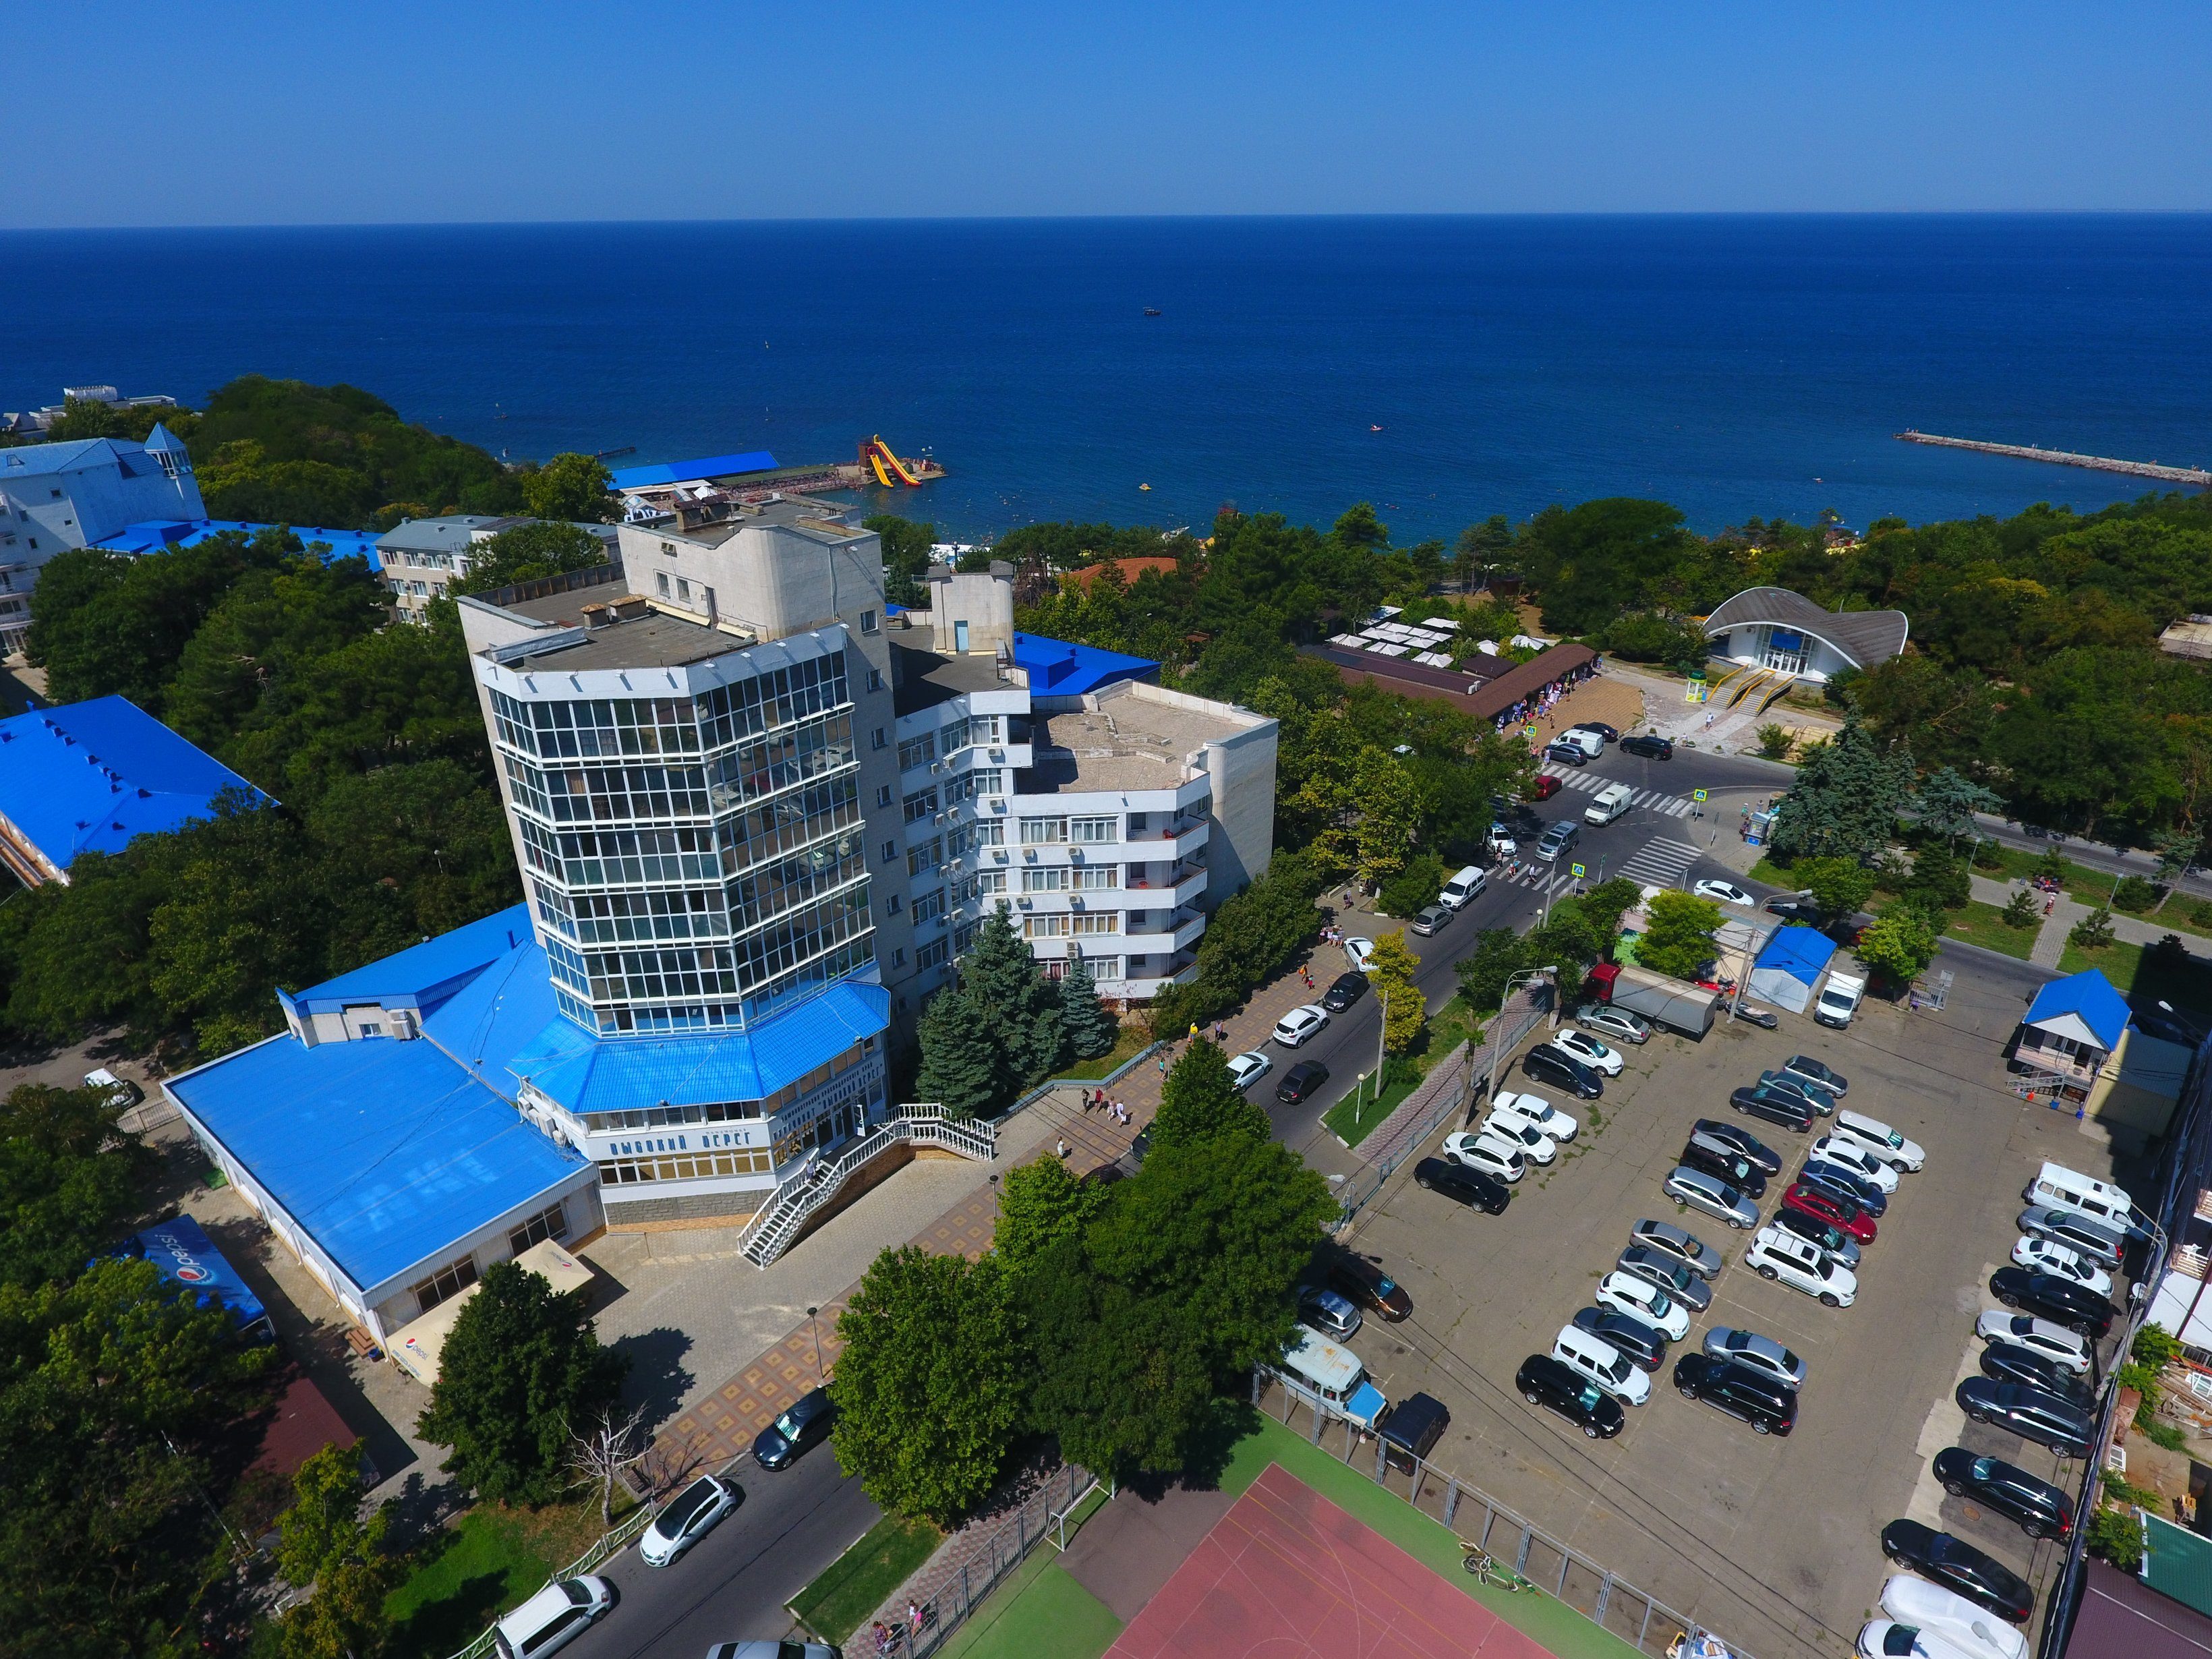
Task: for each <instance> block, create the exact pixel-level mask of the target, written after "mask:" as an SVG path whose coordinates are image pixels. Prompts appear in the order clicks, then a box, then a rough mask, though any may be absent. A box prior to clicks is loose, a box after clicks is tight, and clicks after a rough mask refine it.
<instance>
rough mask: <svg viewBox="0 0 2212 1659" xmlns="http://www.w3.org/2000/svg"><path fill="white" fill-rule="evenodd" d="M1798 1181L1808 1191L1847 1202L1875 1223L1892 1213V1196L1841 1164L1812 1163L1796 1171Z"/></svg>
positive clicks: (1809, 1162) (1810, 1160) (1823, 1160)
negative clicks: (1823, 1190)
mask: <svg viewBox="0 0 2212 1659" xmlns="http://www.w3.org/2000/svg"><path fill="white" fill-rule="evenodd" d="M1797 1179H1798V1180H1800V1181H1802V1182H1804V1183H1805V1184H1806V1185H1807V1186H1808V1187H1820V1188H1826V1190H1827V1191H1829V1192H1832V1193H1833V1194H1836V1196H1837V1197H1838V1198H1848V1199H1849V1200H1850V1201H1851V1202H1852V1203H1854V1204H1856V1205H1857V1206H1859V1208H1861V1209H1862V1210H1864V1211H1865V1212H1867V1213H1868V1214H1869V1215H1870V1216H1872V1217H1873V1218H1875V1220H1876V1221H1879V1220H1881V1218H1882V1217H1884V1216H1885V1215H1887V1214H1888V1213H1889V1194H1887V1193H1886V1192H1884V1191H1882V1189H1881V1188H1879V1187H1877V1186H1875V1184H1874V1182H1871V1181H1869V1180H1868V1179H1867V1178H1866V1177H1865V1176H1863V1175H1861V1174H1860V1173H1859V1172H1858V1171H1857V1170H1847V1169H1845V1168H1844V1166H1843V1165H1842V1164H1831V1163H1829V1162H1828V1161H1827V1160H1826V1158H1812V1159H1809V1160H1808V1162H1807V1163H1806V1165H1805V1167H1804V1168H1803V1169H1802V1170H1798V1171H1797Z"/></svg>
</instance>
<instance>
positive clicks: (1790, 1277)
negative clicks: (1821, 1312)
mask: <svg viewBox="0 0 2212 1659" xmlns="http://www.w3.org/2000/svg"><path fill="white" fill-rule="evenodd" d="M1743 1259H1744V1261H1746V1263H1747V1264H1748V1265H1749V1266H1750V1267H1751V1269H1752V1271H1753V1272H1754V1273H1757V1274H1758V1275H1759V1277H1760V1278H1761V1279H1777V1280H1778V1281H1780V1282H1781V1283H1782V1284H1784V1285H1789V1286H1790V1288H1791V1289H1792V1290H1799V1291H1804V1292H1805V1294H1806V1295H1808V1296H1811V1297H1819V1298H1820V1302H1821V1304H1823V1305H1824V1306H1826V1307H1830V1308H1848V1307H1850V1305H1851V1304H1852V1303H1854V1302H1856V1301H1857V1299H1858V1294H1859V1281H1858V1279H1857V1275H1856V1274H1854V1273H1852V1272H1851V1270H1850V1268H1849V1267H1844V1265H1843V1264H1842V1263H1841V1262H1839V1261H1830V1260H1828V1258H1827V1257H1826V1255H1822V1254H1821V1252H1820V1249H1818V1248H1817V1247H1816V1246H1815V1245H1814V1243H1812V1241H1811V1240H1809V1239H1803V1238H1800V1237H1797V1235H1796V1234H1795V1233H1787V1232H1784V1231H1782V1230H1781V1229H1780V1228H1778V1227H1761V1228H1760V1229H1759V1231H1758V1233H1757V1234H1756V1235H1754V1236H1753V1238H1752V1241H1751V1248H1750V1249H1747V1250H1746V1251H1745V1252H1744V1253H1743Z"/></svg>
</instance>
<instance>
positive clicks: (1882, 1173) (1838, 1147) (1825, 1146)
mask: <svg viewBox="0 0 2212 1659" xmlns="http://www.w3.org/2000/svg"><path fill="white" fill-rule="evenodd" d="M1806 1156H1807V1158H1825V1159H1826V1161H1827V1162H1829V1163H1831V1164H1842V1165H1843V1167H1844V1168H1845V1169H1846V1170H1850V1172H1851V1173H1852V1174H1853V1175H1857V1176H1864V1177H1865V1178H1866V1179H1867V1180H1869V1181H1870V1182H1873V1183H1874V1184H1875V1186H1877V1187H1879V1188H1881V1190H1882V1191H1883V1192H1885V1193H1893V1192H1895V1191H1896V1190H1897V1166H1896V1165H1895V1164H1892V1163H1891V1162H1890V1161H1889V1160H1888V1159H1887V1158H1883V1157H1882V1156H1881V1155H1880V1154H1879V1153H1877V1152H1875V1151H1874V1150H1873V1149H1872V1148H1870V1147H1869V1146H1865V1145H1863V1144H1862V1143H1861V1142H1859V1141H1857V1140H1849V1139H1845V1138H1844V1137H1843V1136H1842V1135H1822V1136H1821V1137H1820V1139H1818V1140H1816V1141H1814V1143H1813V1150H1812V1151H1811V1152H1808V1153H1807V1154H1806Z"/></svg>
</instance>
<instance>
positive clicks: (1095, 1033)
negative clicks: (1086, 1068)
mask: <svg viewBox="0 0 2212 1659" xmlns="http://www.w3.org/2000/svg"><path fill="white" fill-rule="evenodd" d="M1060 1029H1061V1030H1062V1031H1064V1032H1065V1033H1066V1037H1067V1049H1068V1052H1069V1053H1070V1054H1073V1055H1074V1056H1075V1057H1076V1058H1077V1059H1078V1060H1096V1059H1097V1058H1098V1057H1099V1056H1100V1055H1102V1054H1111V1053H1113V1052H1114V1045H1115V1043H1116V1042H1120V1041H1121V1021H1119V1020H1117V1019H1115V1018H1114V1016H1113V1015H1111V1014H1109V1013H1108V1012H1106V1010H1105V1008H1104V1006H1103V1005H1101V1004H1100V1002H1099V1000H1098V982H1097V981H1096V980H1094V979H1092V978H1091V964H1090V963H1089V962H1088V961H1086V960H1085V958H1083V957H1073V958H1072V959H1071V960H1070V961H1069V963H1068V964H1067V973H1066V976H1065V977H1064V978H1062V979H1061V981H1060Z"/></svg>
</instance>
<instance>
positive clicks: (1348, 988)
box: [1321, 973, 1367, 1014]
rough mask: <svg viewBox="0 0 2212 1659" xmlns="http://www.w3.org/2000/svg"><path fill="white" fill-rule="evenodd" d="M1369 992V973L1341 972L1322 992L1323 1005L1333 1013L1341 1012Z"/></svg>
mask: <svg viewBox="0 0 2212 1659" xmlns="http://www.w3.org/2000/svg"><path fill="white" fill-rule="evenodd" d="M1366 994H1367V975H1364V974H1361V973H1348V974H1339V975H1337V976H1336V977H1335V979H1334V980H1333V981H1330V983H1329V987H1328V989H1327V990H1326V991H1323V992H1322V994H1321V1006H1322V1007H1324V1008H1326V1009H1328V1011H1329V1012H1331V1013H1332V1014H1340V1013H1342V1012H1344V1011H1345V1010H1346V1009H1347V1008H1349V1007H1350V1006H1352V1004H1353V1003H1355V1002H1357V1001H1358V1000H1359V999H1360V998H1362V997H1364V996H1365V995H1366Z"/></svg>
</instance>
